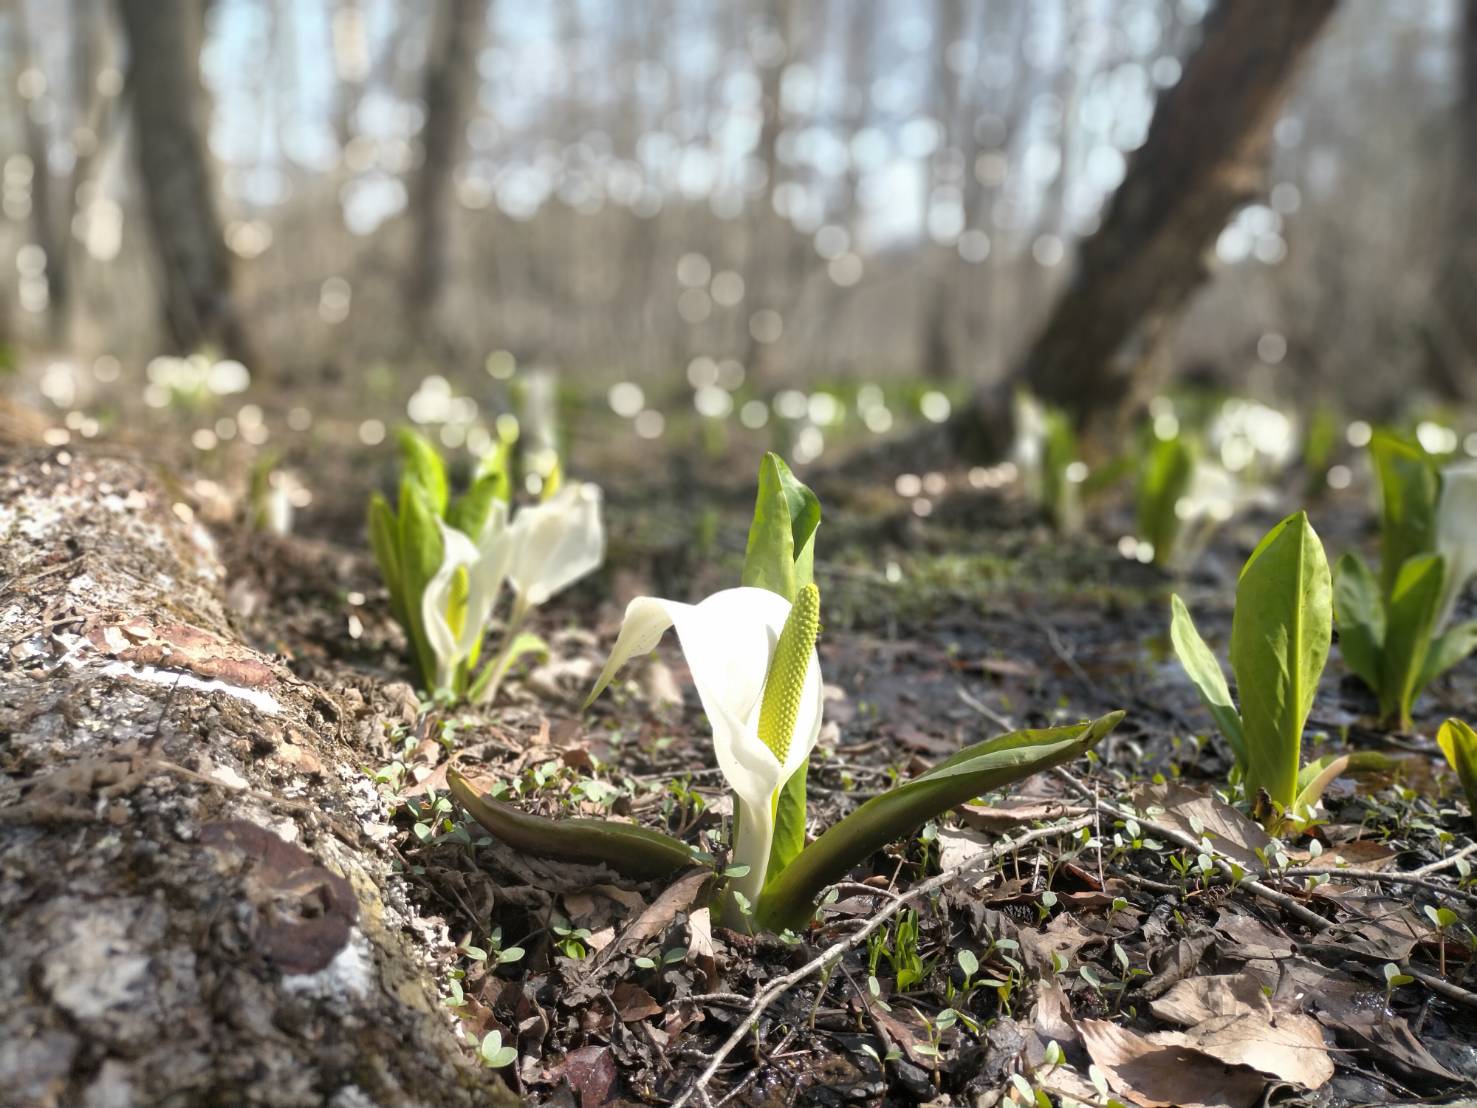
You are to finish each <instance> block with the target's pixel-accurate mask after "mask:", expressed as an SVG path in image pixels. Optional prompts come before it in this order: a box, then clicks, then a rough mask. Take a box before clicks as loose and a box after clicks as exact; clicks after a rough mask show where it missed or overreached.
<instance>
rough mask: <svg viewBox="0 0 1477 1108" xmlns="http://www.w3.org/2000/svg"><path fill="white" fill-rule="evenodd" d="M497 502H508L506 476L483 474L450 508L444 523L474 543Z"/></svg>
mask: <svg viewBox="0 0 1477 1108" xmlns="http://www.w3.org/2000/svg"><path fill="white" fill-rule="evenodd" d="M498 500H501V501H503V502H504V503H506V502H507V500H508V480H507V475H506V474H498V473H487V474H483V475H482V476H481V477H478V478H477V480H475V481H473V482H472V487H471V488H470V489H468V490H467V493H466V495H465V496H463V497H462V498H461V499H460V500H458V501H457V502H456V503H455V504H453V505H452V506H451V510H450V511H449V512H447V515H446V522H447V523H449V524H451V525H452V526H453V527H455V528H456V529H457V530H458V531H460V532H461V533H462V534H464V535H466V536H467V537H468V538H470V539H471V540H472V541H473V542H476V541H477V540H478V539H479V538H480V536H481V535H482V528H483V527H484V526H485V525H486V523H487V517H488V516H489V515H490V514H491V513H492V506H493V504H494V503H495V502H496V501H498Z"/></svg>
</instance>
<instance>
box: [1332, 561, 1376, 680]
mask: <svg viewBox="0 0 1477 1108" xmlns="http://www.w3.org/2000/svg"><path fill="white" fill-rule="evenodd" d="M1333 610H1334V617H1335V618H1336V619H1337V621H1338V627H1339V649H1340V650H1341V651H1342V652H1343V655H1344V661H1345V662H1346V663H1347V664H1348V666H1349V668H1350V669H1351V670H1353V671H1354V672H1355V673H1356V674H1357V675H1358V676H1359V678H1360V680H1362V681H1363V682H1364V683H1365V684H1366V685H1368V686H1369V688H1370V691H1371V692H1373V693H1374V694H1375V695H1376V696H1378V695H1379V693H1380V691H1381V689H1380V686H1381V685H1382V684H1383V683H1384V674H1383V672H1382V669H1381V663H1380V659H1381V657H1382V656H1383V654H1384V652H1385V602H1384V598H1383V596H1382V595H1381V593H1380V586H1379V582H1378V581H1376V580H1375V579H1374V574H1373V573H1372V572H1371V571H1370V568H1369V566H1367V565H1365V564H1364V560H1363V559H1362V558H1360V557H1359V556H1358V555H1357V554H1345V555H1344V556H1343V557H1342V558H1340V559H1339V560H1338V562H1337V563H1336V564H1335V566H1334V571H1333Z"/></svg>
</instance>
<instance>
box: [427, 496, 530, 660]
mask: <svg viewBox="0 0 1477 1108" xmlns="http://www.w3.org/2000/svg"><path fill="white" fill-rule="evenodd" d="M436 522H437V525H438V526H439V527H440V528H441V543H442V548H443V550H444V551H445V553H444V554H443V556H442V559H441V568H440V569H438V570H437V571H436V576H434V577H432V578H431V580H430V581H429V582H428V583H427V585H426V589H425V592H423V593H422V594H421V619H422V622H423V623H424V624H425V628H426V640H427V641H428V642H429V643H430V646H431V649H432V651H434V652H435V655H436V684H437V685H438V686H439V687H441V688H450V687H451V683H452V680H453V674H454V673H455V672H456V667H457V666H459V665H460V664H461V663H462V662H463V661H465V660H466V659H467V658H469V657H470V656H471V653H472V650H473V649H474V648H475V647H476V646H477V644H478V642H479V641H480V640H481V638H482V636H483V634H485V633H486V631H487V623H488V620H489V619H491V617H492V608H493V605H494V604H495V603H496V601H497V594H498V591H499V590H500V589H501V588H502V586H503V579H504V578H505V577H506V576H507V573H508V565H509V563H510V562H511V560H512V554H513V548H512V544H511V542H510V534H509V527H508V506H507V504H506V503H504V502H503V501H501V500H495V501H493V504H492V508H491V510H490V511H489V512H488V516H487V522H486V523H485V524H483V527H482V533H481V534H480V535H478V537H477V541H476V542H473V541H472V540H471V539H470V538H468V537H467V536H466V535H465V534H463V533H462V532H461V531H458V530H457V529H456V528H455V527H448V526H447V525H446V524H445V523H442V522H441V521H440V520H437V521H436ZM459 569H465V570H466V571H467V596H466V604H465V606H464V607H463V609H462V611H461V612H459V613H456V614H457V615H459V616H460V619H459V620H455V621H454V617H453V613H452V612H451V601H452V589H453V586H454V582H455V579H456V574H457V570H459Z"/></svg>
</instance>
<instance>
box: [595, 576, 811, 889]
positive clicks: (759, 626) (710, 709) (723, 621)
mask: <svg viewBox="0 0 1477 1108" xmlns="http://www.w3.org/2000/svg"><path fill="white" fill-rule="evenodd" d="M792 611H794V613H795V617H796V618H795V619H793V620H792V619H791V612H792ZM819 620H820V593H819V592H818V591H817V590H816V588H815V586H814V585H808V586H806V587H805V588H804V589H802V590H801V591H800V595H799V596H798V597H797V598H796V602H795V604H794V605H791V603H790V602H789V601H788V600H786V599H785V598H784V597H782V596H780V595H779V594H778V593H773V592H770V591H769V590H768V589H757V588H751V587H743V588H737V589H724V590H723V591H722V592H716V593H714V594H713V595H712V596H710V597H708V598H707V599H706V600H704V601H702V603H700V604H682V603H679V602H678V601H675V600H661V599H659V598H657V597H650V596H639V597H637V598H636V599H635V600H633V601H631V603H630V604H629V605H627V607H626V615H625V619H624V621H623V622H622V623H621V630H620V634H619V636H617V638H616V642H615V646H614V647H613V648H612V649H611V652H610V658H609V660H608V661H607V662H606V663H605V668H604V669H603V670H602V671H601V673H600V680H599V681H597V682H596V683H595V690H594V692H592V693H591V694H590V700H591V701H593V700H594V699H595V698H596V697H597V696H599V695H600V693H602V692H603V691H604V690H605V687H606V686H607V685H608V684H610V681H611V678H613V677H614V676H615V674H616V671H617V670H619V669H620V668H621V666H623V665H624V664H625V663H626V662H627V661H629V660H630V659H631V658H633V657H635V656H637V655H640V654H647V653H649V652H650V651H651V650H652V649H653V648H654V647H655V646H656V644H657V643H658V641H660V639H661V637H662V635H664V634H665V633H666V630H667V628H668V627H676V628H677V638H678V640H679V641H680V642H681V644H682V653H683V654H684V655H685V656H686V658H687V665H688V668H689V669H690V670H691V671H692V682H693V684H694V685H696V686H697V692H698V697H699V698H700V699H701V700H702V703H703V710H704V711H705V712H707V714H708V724H709V726H711V727H712V729H713V748H714V751H715V752H716V753H717V756H718V767H719V769H721V770H722V771H723V776H724V778H725V779H726V780H727V781H728V784H729V787H730V788H732V789H733V792H734V798H735V802H736V803H735V808H736V814H737V817H738V837H737V840H736V841H735V843H734V845H733V856H732V863H733V864H734V865H739V866H747V867H748V872H747V873H746V874H744V875H743V876H742V877H737V878H735V879H734V882H733V885H732V886H731V889H732V891H734V892H737V893H738V894H740V895H741V896H742V897H743V898H744V899H745V900H746V901H747V902H748V904H749V905H753V904H755V903H757V902H758V898H759V894H760V892H761V891H762V890H763V888H764V880H765V871H766V870H767V868H768V865H769V853H770V848H771V846H772V844H773V841H774V827H775V807H776V805H777V803H778V800H779V792H780V789H781V787H782V786H783V785H784V783H785V782H786V781H788V780H789V779H790V777H791V775H792V774H794V773H795V771H796V770H798V769H799V768H800V766H801V765H802V764H803V763H804V762H805V760H806V759H807V758H809V757H810V752H811V750H812V749H813V748H814V747H815V742H816V738H817V737H818V736H819V735H820V731H821V701H822V695H821V690H822V685H821V666H820V658H819V656H818V655H817V654H816V651H815V638H816V634H817V632H818V631H819V627H820V622H819ZM787 621H789V625H790V627H791V628H792V629H793V630H792V631H791V633H790V634H789V635H788V636H784V632H785V631H786V626H787ZM782 637H784V642H783V643H782V642H781V639H782ZM802 667H803V668H802ZM766 691H768V695H766ZM587 703H588V702H587Z"/></svg>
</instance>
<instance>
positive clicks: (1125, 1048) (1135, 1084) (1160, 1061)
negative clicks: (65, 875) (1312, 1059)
mask: <svg viewBox="0 0 1477 1108" xmlns="http://www.w3.org/2000/svg"><path fill="white" fill-rule="evenodd" d="M1077 1029H1078V1030H1079V1031H1080V1032H1081V1033H1082V1041H1083V1043H1084V1044H1085V1045H1086V1047H1087V1053H1088V1055H1089V1056H1090V1057H1091V1058H1092V1060H1093V1063H1094V1064H1095V1065H1096V1066H1097V1067H1098V1068H1099V1069H1101V1070H1102V1071H1103V1074H1104V1075H1105V1076H1106V1077H1107V1080H1108V1084H1109V1085H1110V1086H1111V1087H1112V1088H1113V1090H1114V1092H1117V1093H1120V1094H1121V1095H1123V1096H1124V1097H1127V1098H1128V1099H1129V1100H1131V1101H1133V1102H1134V1103H1135V1104H1138V1105H1142V1106H1143V1108H1251V1106H1252V1105H1253V1104H1255V1103H1257V1101H1259V1100H1260V1099H1261V1095H1262V1090H1263V1089H1264V1088H1265V1087H1266V1084H1267V1079H1266V1078H1265V1077H1263V1076H1262V1075H1261V1074H1260V1073H1258V1072H1256V1071H1255V1070H1253V1069H1249V1068H1247V1067H1246V1066H1228V1065H1226V1064H1225V1063H1223V1062H1221V1061H1218V1060H1217V1059H1215V1058H1212V1057H1210V1056H1209V1055H1208V1054H1205V1053H1203V1052H1201V1051H1199V1050H1196V1049H1195V1048H1193V1047H1191V1046H1188V1045H1185V1044H1183V1043H1180V1042H1174V1041H1171V1042H1168V1043H1161V1042H1158V1041H1156V1039H1155V1037H1153V1036H1144V1035H1140V1034H1138V1033H1137V1032H1135V1031H1130V1030H1128V1029H1127V1028H1126V1027H1119V1026H1118V1025H1117V1024H1114V1023H1109V1022H1108V1021H1107V1020H1078V1021H1077ZM1170 1034H1171V1035H1172V1034H1173V1033H1172V1032H1171V1033H1170Z"/></svg>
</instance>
